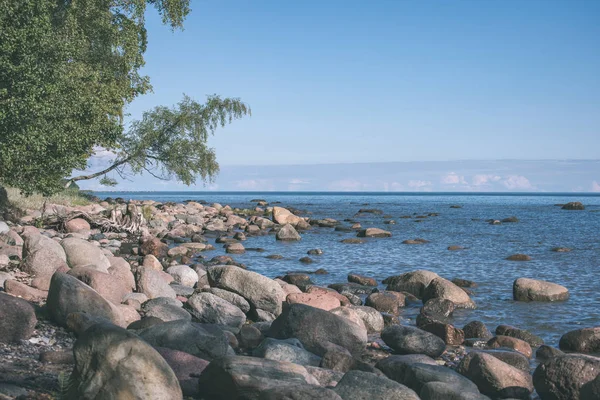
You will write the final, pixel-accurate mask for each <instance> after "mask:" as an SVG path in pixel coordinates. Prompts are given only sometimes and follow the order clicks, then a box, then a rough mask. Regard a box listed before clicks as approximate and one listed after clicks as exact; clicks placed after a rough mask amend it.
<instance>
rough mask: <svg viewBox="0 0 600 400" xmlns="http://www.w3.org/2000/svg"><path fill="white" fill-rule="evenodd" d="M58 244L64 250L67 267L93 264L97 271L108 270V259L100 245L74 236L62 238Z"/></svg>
mask: <svg viewBox="0 0 600 400" xmlns="http://www.w3.org/2000/svg"><path fill="white" fill-rule="evenodd" d="M60 245H61V246H62V248H63V249H64V250H65V254H66V256H67V264H69V267H71V268H75V267H90V266H95V268H96V269H98V270H99V271H102V272H108V268H110V261H109V260H108V258H107V257H106V255H105V254H104V253H103V252H102V249H101V248H100V247H98V246H94V245H93V244H92V243H90V242H88V241H87V240H83V239H78V238H75V237H70V238H66V239H63V240H62V241H61V242H60Z"/></svg>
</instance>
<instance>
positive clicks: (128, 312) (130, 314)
mask: <svg viewBox="0 0 600 400" xmlns="http://www.w3.org/2000/svg"><path fill="white" fill-rule="evenodd" d="M116 307H117V309H118V310H119V312H120V313H121V317H122V318H123V323H124V325H125V326H129V324H131V323H132V322H135V321H139V320H140V319H141V318H142V317H141V316H140V314H139V313H138V312H137V310H136V309H135V307H132V306H128V305H126V304H118V305H117V306H116Z"/></svg>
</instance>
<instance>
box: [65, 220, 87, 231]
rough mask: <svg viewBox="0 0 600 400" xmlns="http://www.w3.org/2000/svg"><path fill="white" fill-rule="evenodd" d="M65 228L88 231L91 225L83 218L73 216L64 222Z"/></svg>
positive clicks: (67, 229)
mask: <svg viewBox="0 0 600 400" xmlns="http://www.w3.org/2000/svg"><path fill="white" fill-rule="evenodd" d="M65 229H66V231H67V232H79V231H83V230H86V231H89V230H90V229H91V227H90V224H89V223H88V222H87V221H86V220H85V219H83V218H75V219H72V220H70V221H69V222H67V223H66V224H65Z"/></svg>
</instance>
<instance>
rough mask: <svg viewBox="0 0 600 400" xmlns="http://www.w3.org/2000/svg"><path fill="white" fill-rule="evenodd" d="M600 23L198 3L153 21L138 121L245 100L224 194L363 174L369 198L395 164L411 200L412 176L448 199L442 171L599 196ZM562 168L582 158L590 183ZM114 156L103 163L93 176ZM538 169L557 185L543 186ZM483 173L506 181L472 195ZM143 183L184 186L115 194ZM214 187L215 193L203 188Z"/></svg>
mask: <svg viewBox="0 0 600 400" xmlns="http://www.w3.org/2000/svg"><path fill="white" fill-rule="evenodd" d="M599 20H600V1H596V0H562V1H559V0H526V1H522V0H518V1H517V0H503V1H476V0H454V1H445V0H436V1H433V0H424V1H408V0H406V1H386V0H379V1H373V2H366V1H353V0H345V1H338V0H328V1H314V0H305V1H297V2H291V1H267V0H265V1H260V0H258V1H252V2H250V1H242V0H240V1H234V0H224V1H219V2H214V1H213V2H205V1H197V0H192V12H191V14H190V15H189V17H188V19H187V20H186V21H185V29H184V30H183V31H175V32H172V31H171V30H169V29H168V28H167V27H165V26H162V25H161V21H160V17H159V16H158V15H157V14H156V12H154V11H149V12H148V13H147V28H148V40H149V46H148V50H147V52H146V56H145V58H146V67H145V68H144V70H143V72H144V73H145V74H147V75H149V76H150V78H151V82H152V85H153V87H154V92H153V93H152V94H149V95H146V96H143V97H140V98H138V99H136V100H135V101H134V102H133V103H132V104H131V105H130V107H129V109H128V112H129V114H130V117H129V118H130V119H135V118H139V117H140V116H141V115H142V112H143V111H144V110H148V109H151V108H153V107H155V106H157V105H173V104H175V103H177V102H178V101H179V100H180V99H181V98H182V95H183V93H185V94H187V95H189V96H191V97H193V98H194V99H196V100H198V101H202V100H203V99H205V98H206V96H207V95H210V94H213V93H217V94H220V95H222V96H226V97H239V98H241V99H242V100H243V101H244V102H246V103H247V104H249V105H250V107H251V108H252V116H251V117H247V118H244V119H243V120H239V121H235V122H234V123H233V124H231V125H229V126H227V127H226V128H225V129H220V130H218V131H217V132H216V134H215V136H214V137H212V138H211V139H210V141H209V144H210V146H211V147H214V148H215V149H216V153H217V159H218V161H219V163H220V164H221V170H222V172H221V175H220V176H219V177H217V179H216V185H217V186H216V187H218V188H220V189H223V190H225V188H227V189H226V190H243V187H240V188H238V189H234V188H235V183H234V182H236V181H240V182H241V181H245V180H246V181H252V180H254V181H256V182H263V183H264V182H266V181H268V180H276V181H277V182H280V184H277V185H269V184H264V185H255V187H256V188H257V189H256V190H265V189H264V188H263V186H264V187H272V188H273V189H272V190H299V189H298V188H297V185H296V186H294V185H293V184H291V185H290V184H289V182H290V181H292V180H294V179H299V180H302V179H304V180H311V179H312V183H313V184H312V185H311V188H312V190H333V189H332V187H333V186H335V185H333V184H332V182H338V181H344V182H346V183H348V182H352V181H360V179H358V175H359V173H358V171H362V172H361V173H360V176H361V177H362V178H361V179H362V181H360V182H359V183H358V184H356V183H355V184H354V185H353V184H352V183H349V184H348V185H347V186H352V187H355V188H357V190H367V189H366V188H365V187H364V185H365V184H368V183H369V182H374V181H375V180H376V179H377V176H375V174H379V175H380V176H381V174H382V171H383V172H385V171H386V169H389V170H388V173H389V174H388V175H389V179H387V180H386V182H384V183H387V185H388V186H387V187H388V190H390V189H389V188H391V187H392V186H393V185H394V182H395V183H396V185H395V186H394V187H396V188H402V189H399V190H407V191H410V189H411V186H410V182H411V181H414V182H419V181H421V182H430V183H431V185H422V186H420V187H418V189H420V190H421V189H423V190H424V188H427V190H441V188H443V187H444V183H443V182H442V180H443V178H440V176H442V177H443V176H448V175H450V176H453V175H452V174H456V175H457V176H459V180H458V183H457V188H460V190H466V191H468V190H490V188H493V189H494V190H498V191H501V190H534V191H544V190H546V189H545V188H546V187H550V186H552V187H554V188H557V189H559V190H560V191H572V190H577V189H576V188H579V190H580V191H592V190H595V189H596V186H594V183H596V185H597V184H598V182H600V168H599V165H600V164H598V163H597V162H577V160H598V159H600V73H598V71H600V24H599V23H598V21H599ZM102 156H104V157H102ZM509 160H512V161H509ZM560 160H569V162H571V161H576V164H577V168H580V170H578V171H579V172H578V176H579V177H581V179H583V178H582V177H583V176H586V178H585V179H586V181H583V180H582V181H577V182H575V180H573V179H572V177H571V176H569V174H568V173H569V171H571V172H570V173H574V172H573V171H574V169H573V168H575V167H573V166H572V164H570V163H569V162H566V163H565V162H562V161H560ZM107 161H108V158H107V157H106V154H101V155H100V156H99V157H97V158H96V159H92V160H90V170H94V169H95V168H97V167H98V166H101V165H102V163H106V162H107ZM462 161H470V162H471V163H469V165H468V168H467V169H461V168H463V166H462V165H463V164H461V162H462ZM494 161H498V162H500V161H501V162H502V163H501V164H494ZM525 161H527V162H525ZM529 161H531V162H537V164H535V163H533V164H532V163H529ZM423 162H431V164H427V165H431V166H432V167H431V168H435V169H436V175H435V178H434V177H433V176H432V175H429V173H428V172H426V171H422V170H421V168H420V167H422V166H423V165H424V164H419V163H423ZM382 163H383V164H382ZM352 164H360V165H358V166H354V167H351V165H352ZM366 164H371V166H372V168H365V165H366ZM534 164H535V165H536V166H535V167H532V165H534ZM495 165H497V166H498V168H500V169H499V170H498V171H497V172H495V171H493V170H491V171H490V168H492V169H493V168H494V166H495ZM542 165H543V166H544V167H543V168H545V169H546V173H547V174H550V175H551V176H553V177H554V178H552V179H551V180H550V181H548V179H547V178H542V177H541V176H538V175H539V174H540V172H539V168H541V167H540V166H542ZM285 166H287V167H285ZM301 166H303V167H302V168H301ZM310 166H317V167H314V168H312V169H311V167H310ZM567 166H569V167H567ZM274 168H277V171H276V172H277V173H276V174H273V171H274ZM315 168H316V169H315ZM428 168H429V167H428ZM507 168H508V169H510V171H508V172H507ZM519 168H520V169H519ZM317 170H318V171H319V172H318V173H315V172H314V171H317ZM405 170H406V171H405ZM232 171H233V172H232ZM235 171H237V172H235ZM248 171H254V172H252V173H251V177H250V178H245V179H242V178H240V179H235V177H234V176H233V175H234V174H235V173H237V174H243V173H246V172H248ZM310 171H313V175H314V176H313V177H312V178H311V172H310ZM365 171H372V172H371V173H372V174H373V175H368V174H367V173H366V172H365ZM536 171H537V172H536ZM284 172H285V173H286V174H288V175H289V176H286V177H282V176H280V175H281V174H282V173H284ZM411 172H412V176H409V175H411ZM261 174H262V175H261ZM327 174H329V175H327ZM353 174H354V175H353ZM536 174H538V175H536ZM303 175H306V177H304V178H302V176H303ZM346 175H347V176H346ZM478 175H481V176H483V175H491V176H492V177H494V176H498V177H500V178H499V179H497V180H495V181H492V182H490V185H491V186H490V187H486V188H483V187H481V186H482V185H473V182H477V179H478V178H475V177H476V176H478ZM460 176H463V181H464V182H467V184H462V183H461V182H463V181H461V180H460ZM511 177H523V178H524V179H525V180H527V181H528V182H529V184H527V183H525V180H523V179H521V178H513V179H516V180H517V181H515V182H516V183H514V184H513V183H510V182H511V181H510V179H511ZM449 179H450V180H452V179H454V178H449ZM494 179H495V178H494ZM544 179H545V180H544ZM286 180H287V181H286ZM506 180H509V181H508V182H509V183H507V184H504V183H502V182H504V181H506ZM363 181H364V182H363ZM285 182H288V184H284V183H285ZM543 182H546V183H543ZM384 183H382V184H381V185H380V186H381V188H379V189H377V190H385V185H384ZM415 185H417V184H413V186H415ZM82 186H83V187H87V188H97V183H86V184H84V185H82ZM241 186H244V185H241ZM246 186H248V185H246ZM250 186H251V185H250ZM259 186H260V188H259ZM417 186H418V185H417ZM138 187H152V188H154V187H156V188H158V189H152V190H160V188H162V190H181V187H180V185H178V184H177V183H176V182H168V183H167V184H165V182H157V181H156V180H155V179H153V178H151V177H148V176H143V177H141V178H138V179H136V180H135V181H133V182H129V181H125V182H123V183H122V184H121V185H119V186H118V187H117V188H118V189H122V190H127V189H131V190H134V189H135V190H137V189H136V188H138ZM290 187H292V188H296V189H289V188H290ZM305 187H306V184H304V186H303V185H300V188H305ZM438 187H439V188H438ZM207 188H215V185H212V186H203V185H202V184H200V185H198V186H195V187H192V188H191V189H193V190H204V189H207ZM282 188H283V189H282ZM248 189H251V188H250V187H248Z"/></svg>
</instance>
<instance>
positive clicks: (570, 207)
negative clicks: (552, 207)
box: [561, 201, 585, 210]
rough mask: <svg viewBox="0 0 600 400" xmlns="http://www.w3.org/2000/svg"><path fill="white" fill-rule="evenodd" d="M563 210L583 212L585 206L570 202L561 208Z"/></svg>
mask: <svg viewBox="0 0 600 400" xmlns="http://www.w3.org/2000/svg"><path fill="white" fill-rule="evenodd" d="M561 208H562V209H563V210H585V206H584V205H583V204H581V203H580V202H578V201H572V202H570V203H567V204H565V205H563V206H562V207H561Z"/></svg>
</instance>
